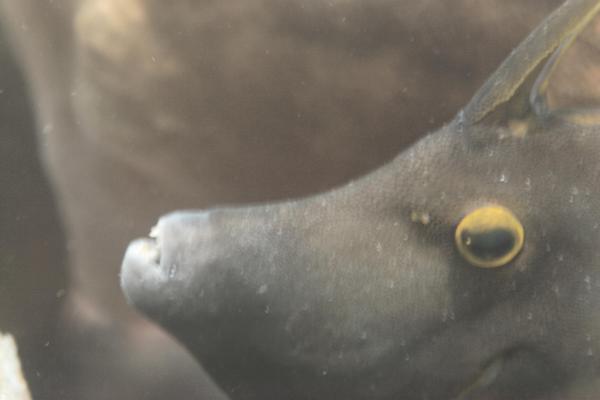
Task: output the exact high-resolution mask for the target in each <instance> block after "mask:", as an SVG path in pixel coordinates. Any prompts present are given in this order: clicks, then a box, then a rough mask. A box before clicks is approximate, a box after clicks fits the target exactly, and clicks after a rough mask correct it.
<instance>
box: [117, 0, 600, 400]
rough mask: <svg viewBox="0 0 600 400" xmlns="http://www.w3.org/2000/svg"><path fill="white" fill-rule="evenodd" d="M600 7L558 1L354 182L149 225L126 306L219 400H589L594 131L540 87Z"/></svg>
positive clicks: (595, 266)
mask: <svg viewBox="0 0 600 400" xmlns="http://www.w3.org/2000/svg"><path fill="white" fill-rule="evenodd" d="M598 10H600V1H597V0H568V1H566V2H565V3H564V4H563V5H562V6H561V7H559V8H558V9H557V10H556V11H555V12H554V13H552V14H551V15H550V16H548V17H547V18H546V19H545V20H544V21H543V22H542V23H541V25H539V26H538V27H537V28H536V29H535V30H534V31H533V32H532V33H531V34H530V35H529V36H528V37H527V38H526V39H525V40H524V41H523V42H522V43H521V44H520V45H519V46H518V47H517V48H516V49H515V50H514V51H513V52H512V53H511V54H510V55H509V56H508V58H507V59H506V60H505V61H504V62H503V63H502V64H501V65H500V67H499V68H498V69H497V70H496V71H495V72H494V73H493V74H492V75H491V77H490V78H489V79H488V81H487V82H486V83H485V84H484V85H483V86H482V87H481V88H480V90H479V91H478V92H477V93H476V94H475V95H474V96H473V98H472V100H471V101H470V102H469V103H468V104H467V105H466V106H465V107H464V108H463V109H462V110H461V111H460V112H459V113H458V114H457V116H456V117H455V118H454V119H453V120H452V121H450V122H449V123H448V124H446V125H445V126H443V127H442V128H440V129H439V130H437V131H435V132H432V133H431V134H429V135H427V136H425V137H424V138H422V139H421V140H419V141H418V142H416V143H415V144H414V145H412V146H410V147H408V148H407V149H405V150H404V151H402V152H401V153H400V154H399V155H398V156H397V157H396V158H394V159H393V160H392V161H390V162H389V163H387V164H385V165H384V166H382V167H380V168H379V169H377V170H376V171H374V172H372V173H370V174H367V175H366V176H364V177H362V178H359V179H356V180H354V181H351V182H349V183H348V184H346V185H344V186H341V187H339V188H336V189H333V190H331V191H328V192H325V193H322V194H318V195H315V196H310V197H305V198H301V199H296V200H291V201H285V202H278V203H267V204H263V205H256V206H247V207H222V208H213V209H208V210H181V211H175V212H172V213H170V214H167V215H165V216H163V217H161V218H160V219H159V221H158V223H157V225H156V226H155V227H154V228H153V229H152V233H151V235H150V236H151V237H149V238H141V239H137V240H134V241H133V242H132V243H131V244H130V245H129V247H128V248H127V251H126V253H125V255H124V258H123V262H122V267H121V275H120V279H121V287H122V290H123V292H124V294H125V296H126V297H127V299H128V302H129V303H130V304H131V305H132V306H134V307H135V308H137V309H139V310H140V311H142V312H143V313H144V314H145V315H147V316H148V317H149V318H150V319H152V320H154V321H156V322H157V323H158V324H160V325H161V326H162V327H164V328H165V329H166V330H167V331H168V332H170V333H171V334H172V335H174V336H175V337H176V338H177V339H178V340H179V341H180V342H181V343H183V344H184V345H185V347H186V348H187V349H188V350H189V351H190V352H191V353H192V354H193V355H194V357H195V358H196V359H197V360H198V361H199V362H200V363H201V364H202V365H203V367H204V368H205V369H206V370H207V371H208V372H209V373H210V374H211V376H212V378H213V379H214V380H215V382H216V383H217V384H218V385H219V386H220V387H221V388H222V389H223V391H224V392H225V393H226V394H227V395H228V396H229V397H230V398H231V399H234V400H237V399H257V398H265V399H277V398H285V399H291V400H296V399H297V400H304V399H331V398H344V399H398V398H401V399H408V400H412V399H415V400H416V399H461V400H464V399H498V400H500V399H508V398H512V399H569V398H570V399H581V398H595V396H596V393H597V388H598V385H597V382H598V377H599V368H600V359H599V358H598V355H599V354H600V318H598V313H597V309H598V304H599V302H600V186H599V185H598V182H599V178H600V161H599V157H598V155H599V154H600V127H599V126H598V125H597V124H595V121H596V120H595V118H594V116H595V115H597V110H594V109H583V108H575V109H562V108H560V107H559V108H555V107H552V105H551V104H550V102H549V101H548V98H549V96H548V88H549V87H550V84H551V82H552V78H553V76H554V73H555V71H556V68H557V66H558V65H560V63H561V62H562V60H563V59H564V58H563V57H562V56H563V55H565V54H566V52H567V50H568V49H569V47H570V46H571V44H572V43H573V41H574V40H575V39H576V38H577V36H578V35H579V34H580V33H581V31H582V30H583V28H584V27H585V26H586V25H587V24H588V23H589V22H590V21H591V20H592V18H593V17H594V16H595V15H596V14H597V12H598ZM340 146H343V143H340Z"/></svg>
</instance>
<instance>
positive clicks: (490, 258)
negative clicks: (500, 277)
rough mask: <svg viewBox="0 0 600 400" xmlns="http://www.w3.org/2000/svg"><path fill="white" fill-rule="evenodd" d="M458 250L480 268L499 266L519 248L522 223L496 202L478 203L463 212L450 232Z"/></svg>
mask: <svg viewBox="0 0 600 400" xmlns="http://www.w3.org/2000/svg"><path fill="white" fill-rule="evenodd" d="M454 239H455V241H456V247H457V249H458V251H459V253H460V254H461V255H462V256H463V257H464V258H465V259H466V260H467V261H468V262H469V263H471V264H473V265H474V266H476V267H480V268H496V267H501V266H503V265H505V264H507V263H508V262H510V261H511V260H512V259H513V258H515V256H516V255H517V254H518V253H519V251H521V249H522V248H523V242H524V239H525V233H524V231H523V225H521V222H519V220H518V219H517V217H515V215H514V214H513V213H512V212H510V210H508V209H506V208H504V207H501V206H498V205H489V206H484V207H480V208H478V209H476V210H474V211H472V212H470V213H469V214H467V215H466V216H465V217H464V218H463V219H462V220H461V221H460V223H459V224H458V226H457V227H456V231H455V233H454Z"/></svg>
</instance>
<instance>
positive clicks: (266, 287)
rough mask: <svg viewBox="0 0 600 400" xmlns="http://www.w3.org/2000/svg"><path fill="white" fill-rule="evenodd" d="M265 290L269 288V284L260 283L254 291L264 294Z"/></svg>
mask: <svg viewBox="0 0 600 400" xmlns="http://www.w3.org/2000/svg"><path fill="white" fill-rule="evenodd" d="M267 290H269V285H260V287H259V288H258V290H257V291H256V293H258V294H265V293H267Z"/></svg>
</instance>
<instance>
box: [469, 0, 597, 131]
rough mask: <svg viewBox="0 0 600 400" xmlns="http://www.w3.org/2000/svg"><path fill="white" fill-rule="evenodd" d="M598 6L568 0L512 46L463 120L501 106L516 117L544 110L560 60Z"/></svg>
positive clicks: (593, 2) (480, 118) (593, 1)
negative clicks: (549, 82)
mask: <svg viewBox="0 0 600 400" xmlns="http://www.w3.org/2000/svg"><path fill="white" fill-rule="evenodd" d="M599 10H600V0H567V1H566V2H565V3H564V4H563V5H562V6H561V7H559V8H558V9H557V10H556V11H554V12H553V13H552V14H551V15H550V16H549V17H548V18H546V19H545V20H544V21H543V22H542V23H541V25H539V26H538V27H537V28H536V29H535V30H534V31H533V32H532V33H531V34H530V35H529V36H528V37H527V38H526V39H525V40H524V41H523V42H522V43H521V44H520V45H519V46H518V47H517V48H516V49H515V50H513V52H512V53H511V54H510V56H509V57H508V58H507V59H506V60H505V61H504V62H503V63H502V64H501V65H500V67H499V68H498V69H497V70H496V71H495V72H494V73H493V74H492V76H491V77H490V78H489V79H488V80H487V81H486V82H485V83H484V85H483V86H482V87H481V88H480V89H479V91H477V93H476V94H475V96H474V97H473V99H472V100H471V101H470V102H469V104H468V105H467V106H466V107H465V108H464V109H463V110H462V111H461V113H460V114H459V117H458V118H459V120H460V123H461V124H463V125H474V124H476V123H480V122H482V121H483V120H484V119H485V118H486V117H489V116H491V115H492V114H494V113H495V112H496V111H498V110H499V109H500V108H503V109H504V108H506V109H507V113H509V114H517V115H515V117H517V118H520V117H523V116H524V114H528V113H531V112H533V113H536V114H538V115H539V113H543V112H544V111H545V104H544V99H543V96H544V93H545V90H546V87H547V81H548V78H549V76H550V74H551V72H552V70H553V69H554V66H555V65H556V63H557V60H558V59H559V58H560V56H561V55H562V54H563V53H564V51H565V50H566V49H567V48H568V47H569V46H570V44H571V43H572V42H573V40H574V39H575V38H576V37H577V35H578V34H579V33H580V32H581V31H582V30H583V28H585V26H586V25H587V24H588V22H589V21H590V20H591V19H592V18H593V17H594V15H595V14H596V13H597V12H598V11H599ZM538 74H539V76H538ZM528 89H529V90H528ZM519 114H521V115H519Z"/></svg>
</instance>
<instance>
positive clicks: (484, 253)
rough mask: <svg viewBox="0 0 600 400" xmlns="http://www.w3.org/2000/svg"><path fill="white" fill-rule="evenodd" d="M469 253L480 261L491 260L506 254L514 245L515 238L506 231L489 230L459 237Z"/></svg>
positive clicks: (466, 233) (466, 231) (467, 233)
mask: <svg viewBox="0 0 600 400" xmlns="http://www.w3.org/2000/svg"><path fill="white" fill-rule="evenodd" d="M460 238H461V240H462V241H463V243H464V245H465V246H466V247H468V248H469V249H470V250H471V253H472V254H473V255H474V256H475V257H477V258H479V259H482V260H493V259H496V258H499V257H502V256H503V255H505V254H507V253H508V252H509V251H511V250H512V248H513V247H514V245H515V237H514V235H513V234H512V232H511V231H507V230H506V229H490V230H488V231H485V232H469V231H468V230H465V231H463V232H462V233H461V235H460Z"/></svg>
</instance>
